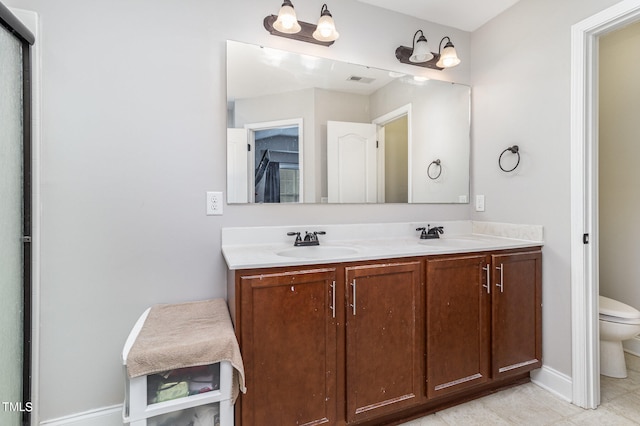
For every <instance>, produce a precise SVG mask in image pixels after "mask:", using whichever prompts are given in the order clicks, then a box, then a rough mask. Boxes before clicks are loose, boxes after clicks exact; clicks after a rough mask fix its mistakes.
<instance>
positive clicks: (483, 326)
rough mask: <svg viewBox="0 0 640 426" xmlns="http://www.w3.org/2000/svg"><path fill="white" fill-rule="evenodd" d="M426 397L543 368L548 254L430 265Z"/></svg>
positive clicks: (457, 259)
mask: <svg viewBox="0 0 640 426" xmlns="http://www.w3.org/2000/svg"><path fill="white" fill-rule="evenodd" d="M426 288H427V291H426V306H427V308H426V312H427V313H426V340H427V366H426V371H427V374H426V380H427V396H428V397H429V398H436V397H439V396H442V395H447V394H450V393H455V392H458V391H462V390H464V389H468V388H471V387H474V386H477V385H479V384H483V383H488V382H490V381H491V380H499V379H502V378H505V377H509V376H516V375H521V374H522V373H526V372H528V371H531V370H533V369H535V368H539V367H541V366H542V252H541V251H540V250H533V251H522V252H512V253H509V252H505V253H500V254H493V255H485V254H476V255H461V256H448V257H442V258H434V259H430V260H427V280H426Z"/></svg>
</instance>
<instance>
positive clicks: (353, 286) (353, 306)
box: [349, 278, 356, 316]
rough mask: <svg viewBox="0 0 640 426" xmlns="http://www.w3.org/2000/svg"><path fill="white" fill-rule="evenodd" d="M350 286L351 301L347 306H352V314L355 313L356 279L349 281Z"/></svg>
mask: <svg viewBox="0 0 640 426" xmlns="http://www.w3.org/2000/svg"><path fill="white" fill-rule="evenodd" d="M351 288H352V289H353V303H352V304H351V305H349V306H351V307H352V308H353V315H354V316H355V314H356V279H355V278H354V279H353V281H352V282H351Z"/></svg>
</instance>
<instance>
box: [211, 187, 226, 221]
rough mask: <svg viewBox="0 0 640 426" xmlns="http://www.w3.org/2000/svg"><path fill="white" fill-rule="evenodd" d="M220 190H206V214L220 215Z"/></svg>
mask: <svg viewBox="0 0 640 426" xmlns="http://www.w3.org/2000/svg"><path fill="white" fill-rule="evenodd" d="M223 203H224V201H223V199H222V192H217V191H211V192H207V216H220V215H222V204H223Z"/></svg>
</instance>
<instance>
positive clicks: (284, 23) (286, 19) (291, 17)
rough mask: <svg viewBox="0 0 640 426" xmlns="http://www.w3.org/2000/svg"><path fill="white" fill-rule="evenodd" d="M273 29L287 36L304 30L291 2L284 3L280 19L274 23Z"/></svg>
mask: <svg viewBox="0 0 640 426" xmlns="http://www.w3.org/2000/svg"><path fill="white" fill-rule="evenodd" d="M273 28H274V29H276V30H277V31H280V32H281V33H285V34H296V33H299V32H300V31H301V30H302V27H301V26H300V24H299V23H298V18H297V17H296V11H295V10H294V8H293V4H292V3H291V1H290V0H284V3H282V6H281V7H280V11H279V12H278V17H277V18H276V21H275V22H274V23H273Z"/></svg>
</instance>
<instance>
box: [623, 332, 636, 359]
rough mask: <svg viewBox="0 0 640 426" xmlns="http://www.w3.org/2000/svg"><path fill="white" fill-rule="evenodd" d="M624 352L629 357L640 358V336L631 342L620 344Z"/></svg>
mask: <svg viewBox="0 0 640 426" xmlns="http://www.w3.org/2000/svg"><path fill="white" fill-rule="evenodd" d="M622 346H623V347H624V351H625V352H629V353H630V354H631V355H635V356H640V336H636V337H634V338H633V339H631V340H626V341H624V342H622Z"/></svg>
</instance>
